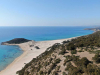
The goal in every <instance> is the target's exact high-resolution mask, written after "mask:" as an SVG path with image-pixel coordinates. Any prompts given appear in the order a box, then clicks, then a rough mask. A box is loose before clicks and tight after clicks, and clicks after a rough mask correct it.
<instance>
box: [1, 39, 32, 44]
mask: <svg viewBox="0 0 100 75" xmlns="http://www.w3.org/2000/svg"><path fill="white" fill-rule="evenodd" d="M29 41H31V40H27V39H25V38H15V39H12V40H10V41H6V42H2V43H1V45H8V44H20V43H25V42H29Z"/></svg>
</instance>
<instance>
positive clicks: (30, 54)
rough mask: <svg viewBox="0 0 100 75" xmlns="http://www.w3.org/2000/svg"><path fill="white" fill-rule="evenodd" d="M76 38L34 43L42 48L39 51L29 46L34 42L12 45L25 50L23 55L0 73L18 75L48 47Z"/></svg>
mask: <svg viewBox="0 0 100 75" xmlns="http://www.w3.org/2000/svg"><path fill="white" fill-rule="evenodd" d="M78 37H80V36H78ZM74 38H77V37H72V38H67V39H58V40H50V41H39V42H36V43H34V46H39V47H40V49H38V50H37V49H36V48H35V47H30V46H29V45H31V44H32V41H29V42H26V43H22V44H12V45H17V46H19V47H20V48H21V49H22V50H23V53H22V54H21V55H20V56H19V57H17V58H16V59H15V60H14V61H13V62H12V63H11V64H9V65H8V66H7V67H6V68H5V69H4V70H2V71H1V72H0V75H17V74H16V72H17V71H18V70H21V69H22V67H24V66H25V64H26V63H28V62H30V61H31V60H32V59H33V58H35V57H36V56H38V55H40V54H41V53H43V52H44V51H45V50H46V49H47V48H48V47H50V46H52V45H53V44H55V43H61V42H63V41H65V40H71V39H74ZM31 49H32V50H31ZM12 70H13V71H12Z"/></svg>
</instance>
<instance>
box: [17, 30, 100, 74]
mask: <svg viewBox="0 0 100 75" xmlns="http://www.w3.org/2000/svg"><path fill="white" fill-rule="evenodd" d="M99 48H100V32H99V31H98V32H95V33H93V34H90V35H87V36H82V37H78V38H76V39H72V40H71V41H63V42H62V44H59V43H56V44H54V45H53V46H51V47H49V48H47V50H46V51H45V52H44V53H42V54H41V55H39V56H38V57H36V58H33V60H32V61H30V62H29V63H27V64H26V65H25V66H24V67H23V68H22V69H21V70H19V71H17V72H16V73H17V74H18V75H61V74H62V75H100V67H99V66H98V64H99V63H100V54H99V50H98V49H99ZM84 51H88V52H89V53H94V54H95V56H94V57H92V60H91V61H90V60H89V59H88V58H87V57H80V56H78V55H77V53H78V52H84ZM94 63H95V64H94Z"/></svg>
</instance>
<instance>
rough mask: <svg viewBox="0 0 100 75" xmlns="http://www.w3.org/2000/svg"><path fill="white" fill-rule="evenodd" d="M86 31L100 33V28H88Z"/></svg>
mask: <svg viewBox="0 0 100 75" xmlns="http://www.w3.org/2000/svg"><path fill="white" fill-rule="evenodd" d="M84 30H93V31H100V27H97V28H86V29H84Z"/></svg>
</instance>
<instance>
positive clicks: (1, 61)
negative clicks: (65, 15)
mask: <svg viewBox="0 0 100 75" xmlns="http://www.w3.org/2000/svg"><path fill="white" fill-rule="evenodd" d="M84 28H90V27H80V26H77V27H0V43H1V42H4V41H8V40H11V39H13V38H26V39H29V40H35V41H46V40H56V39H65V38H71V37H76V36H82V35H88V34H91V33H93V31H90V30H83V29H84ZM22 53H23V51H22V50H21V49H20V48H19V47H18V46H4V45H0V70H2V69H4V68H5V67H6V66H7V65H9V64H10V63H11V62H12V61H13V60H14V59H15V58H16V57H18V56H19V55H21V54H22Z"/></svg>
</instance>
